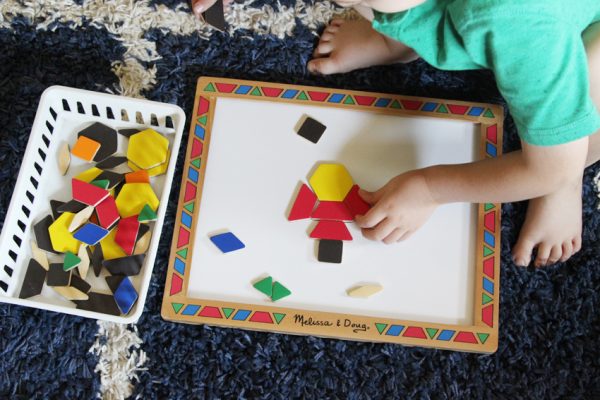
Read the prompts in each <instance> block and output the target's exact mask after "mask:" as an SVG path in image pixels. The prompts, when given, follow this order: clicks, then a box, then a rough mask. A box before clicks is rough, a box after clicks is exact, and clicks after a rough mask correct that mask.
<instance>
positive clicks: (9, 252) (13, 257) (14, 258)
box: [8, 250, 17, 262]
mask: <svg viewBox="0 0 600 400" xmlns="http://www.w3.org/2000/svg"><path fill="white" fill-rule="evenodd" d="M8 256H9V257H10V258H12V260H13V261H14V262H17V253H15V252H14V251H12V250H9V251H8Z"/></svg>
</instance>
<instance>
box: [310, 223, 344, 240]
mask: <svg viewBox="0 0 600 400" xmlns="http://www.w3.org/2000/svg"><path fill="white" fill-rule="evenodd" d="M310 237H311V238H313V239H331V240H352V235H351V234H350V231H349V230H348V228H347V227H346V224H345V223H343V222H340V221H326V220H323V221H319V222H318V223H317V226H315V229H313V231H312V232H311V233H310Z"/></svg>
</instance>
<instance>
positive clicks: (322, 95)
mask: <svg viewBox="0 0 600 400" xmlns="http://www.w3.org/2000/svg"><path fill="white" fill-rule="evenodd" d="M308 97H310V99H311V100H313V101H325V99H326V98H327V97H329V93H327V92H315V91H310V90H309V91H308Z"/></svg>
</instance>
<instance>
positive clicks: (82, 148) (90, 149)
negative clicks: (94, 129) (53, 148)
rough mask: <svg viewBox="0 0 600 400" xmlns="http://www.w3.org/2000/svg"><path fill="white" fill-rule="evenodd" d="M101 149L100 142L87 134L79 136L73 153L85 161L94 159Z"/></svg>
mask: <svg viewBox="0 0 600 400" xmlns="http://www.w3.org/2000/svg"><path fill="white" fill-rule="evenodd" d="M98 150H100V143H98V142H96V141H95V140H92V139H90V138H88V137H85V136H79V138H78V139H77V142H76V143H75V146H73V149H72V150H71V154H73V155H74V156H75V157H79V158H81V159H82V160H85V161H92V160H93V159H94V157H95V156H96V153H97V152H98Z"/></svg>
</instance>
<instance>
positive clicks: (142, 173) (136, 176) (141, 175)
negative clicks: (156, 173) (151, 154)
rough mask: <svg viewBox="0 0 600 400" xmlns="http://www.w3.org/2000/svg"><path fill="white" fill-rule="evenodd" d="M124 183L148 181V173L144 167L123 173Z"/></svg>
mask: <svg viewBox="0 0 600 400" xmlns="http://www.w3.org/2000/svg"><path fill="white" fill-rule="evenodd" d="M125 182H126V183H150V175H149V174H148V171H146V170H145V169H140V170H137V171H134V172H130V173H128V174H125Z"/></svg>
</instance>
